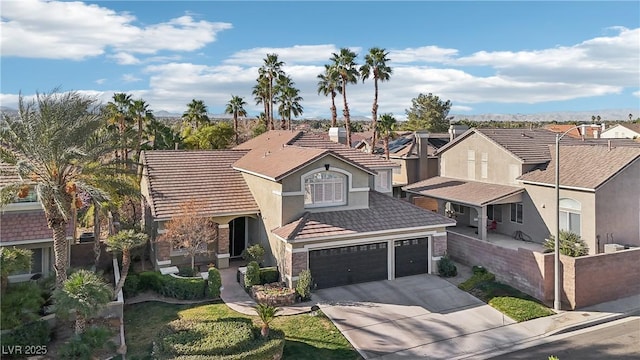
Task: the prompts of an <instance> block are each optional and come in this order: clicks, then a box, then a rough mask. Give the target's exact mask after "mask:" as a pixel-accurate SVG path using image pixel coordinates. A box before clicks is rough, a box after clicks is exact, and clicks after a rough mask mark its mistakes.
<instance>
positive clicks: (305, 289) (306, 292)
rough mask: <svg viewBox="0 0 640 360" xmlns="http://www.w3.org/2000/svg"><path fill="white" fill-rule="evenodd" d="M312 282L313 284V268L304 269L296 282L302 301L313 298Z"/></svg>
mask: <svg viewBox="0 0 640 360" xmlns="http://www.w3.org/2000/svg"><path fill="white" fill-rule="evenodd" d="M311 284H313V278H312V277H311V270H302V271H301V272H300V275H299V277H298V283H297V284H296V292H297V293H298V295H300V298H301V300H302V301H307V300H311Z"/></svg>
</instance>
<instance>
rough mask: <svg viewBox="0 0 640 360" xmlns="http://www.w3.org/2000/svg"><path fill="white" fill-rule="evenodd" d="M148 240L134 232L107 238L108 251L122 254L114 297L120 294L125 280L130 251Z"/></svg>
mask: <svg viewBox="0 0 640 360" xmlns="http://www.w3.org/2000/svg"><path fill="white" fill-rule="evenodd" d="M148 239H149V237H148V236H147V235H146V234H142V233H137V232H135V231H134V230H122V231H120V232H118V233H117V234H115V235H112V236H109V238H107V247H108V248H107V249H108V251H111V252H121V253H122V273H121V274H120V280H118V284H117V285H116V289H115V291H114V292H115V296H118V292H120V290H121V289H122V287H123V286H124V282H125V280H126V279H127V274H128V273H129V266H130V265H131V249H134V248H137V247H139V246H142V245H144V244H145V243H146V242H147V240H148Z"/></svg>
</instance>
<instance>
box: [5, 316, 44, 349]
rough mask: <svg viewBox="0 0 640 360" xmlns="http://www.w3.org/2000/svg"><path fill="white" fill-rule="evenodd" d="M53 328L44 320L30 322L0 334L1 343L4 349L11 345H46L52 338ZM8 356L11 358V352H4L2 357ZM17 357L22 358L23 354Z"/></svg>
mask: <svg viewBox="0 0 640 360" xmlns="http://www.w3.org/2000/svg"><path fill="white" fill-rule="evenodd" d="M50 335H51V329H50V328H49V323H48V322H46V321H44V320H38V321H34V322H31V323H28V324H24V325H22V326H19V327H17V328H15V329H13V330H12V331H11V332H9V333H6V334H2V336H0V345H1V346H2V348H3V349H7V348H8V347H9V346H12V347H13V346H20V347H22V348H24V347H25V346H46V345H47V344H49V341H50V340H51V336H50ZM5 356H6V358H7V359H11V358H12V357H11V355H10V354H6V353H5V352H3V356H2V358H3V359H4V358H5ZM15 356H16V358H22V357H23V355H22V354H16V355H15Z"/></svg>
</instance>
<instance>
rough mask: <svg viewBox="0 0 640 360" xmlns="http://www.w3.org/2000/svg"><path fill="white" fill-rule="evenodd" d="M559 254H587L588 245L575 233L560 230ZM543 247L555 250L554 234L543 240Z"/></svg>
mask: <svg viewBox="0 0 640 360" xmlns="http://www.w3.org/2000/svg"><path fill="white" fill-rule="evenodd" d="M558 246H559V248H560V254H562V255H566V256H571V257H578V256H585V255H589V247H588V246H587V243H586V242H585V241H584V240H583V239H582V238H581V237H580V235H578V234H576V233H572V232H570V231H566V230H560V243H559V244H558ZM544 248H545V249H546V250H547V251H549V252H553V251H555V236H553V235H551V236H550V237H549V239H547V240H546V241H545V242H544Z"/></svg>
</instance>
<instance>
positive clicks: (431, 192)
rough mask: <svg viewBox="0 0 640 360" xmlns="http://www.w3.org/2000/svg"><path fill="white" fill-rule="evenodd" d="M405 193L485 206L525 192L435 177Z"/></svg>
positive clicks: (503, 186)
mask: <svg viewBox="0 0 640 360" xmlns="http://www.w3.org/2000/svg"><path fill="white" fill-rule="evenodd" d="M402 189H403V190H404V191H407V192H410V193H414V194H419V195H424V196H428V197H433V198H437V199H446V200H451V201H455V202H460V203H465V204H469V205H473V206H484V205H487V204H490V203H491V202H493V201H495V200H499V199H502V198H505V197H508V196H512V195H516V194H519V193H521V192H524V188H522V187H517V186H508V185H498V184H491V183H483V182H478V181H469V180H460V179H453V178H447V177H441V176H438V177H433V178H430V179H427V180H423V181H420V182H417V183H414V184H411V185H408V186H405V187H403V188H402Z"/></svg>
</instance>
